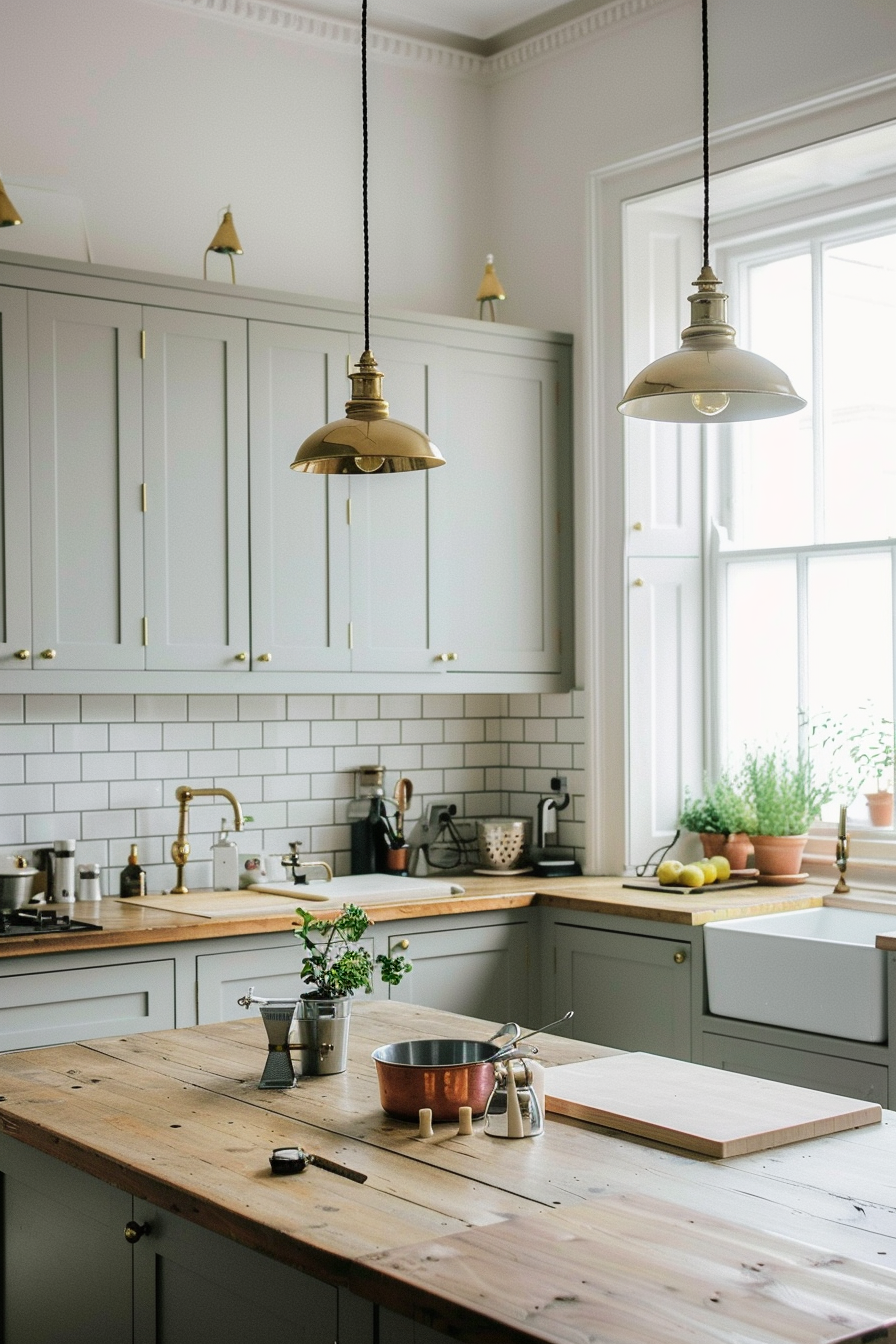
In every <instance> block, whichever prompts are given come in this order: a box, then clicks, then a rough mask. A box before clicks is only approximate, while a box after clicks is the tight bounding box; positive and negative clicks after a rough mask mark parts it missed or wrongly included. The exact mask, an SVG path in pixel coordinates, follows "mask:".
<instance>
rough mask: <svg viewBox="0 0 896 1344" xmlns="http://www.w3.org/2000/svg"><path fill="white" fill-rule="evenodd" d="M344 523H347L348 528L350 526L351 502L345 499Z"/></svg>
mask: <svg viewBox="0 0 896 1344" xmlns="http://www.w3.org/2000/svg"><path fill="white" fill-rule="evenodd" d="M345 521H346V522H347V523H348V525H349V527H351V525H352V502H351V500H350V499H347V500H346V501H345Z"/></svg>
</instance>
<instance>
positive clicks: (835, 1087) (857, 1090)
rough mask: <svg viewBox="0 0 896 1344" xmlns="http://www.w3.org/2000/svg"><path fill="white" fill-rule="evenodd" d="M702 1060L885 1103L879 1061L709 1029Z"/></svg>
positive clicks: (884, 1070) (884, 1072)
mask: <svg viewBox="0 0 896 1344" xmlns="http://www.w3.org/2000/svg"><path fill="white" fill-rule="evenodd" d="M703 1063H704V1064H709V1065H710V1066H711V1067H712V1068H714V1069H730V1070H731V1072H732V1073H746V1074H749V1075H750V1076H751V1077H753V1078H769V1079H771V1080H772V1081H774V1082H777V1083H793V1084H794V1085H795V1086H796V1087H811V1088H814V1089H815V1090H816V1091H818V1092H833V1093H835V1094H836V1095H837V1096H841V1097H857V1098H859V1099H860V1100H862V1101H876V1102H878V1103H879V1105H881V1106H886V1105H887V1077H888V1073H889V1070H888V1068H887V1067H886V1065H883V1064H868V1063H866V1062H865V1061H864V1060H857V1059H844V1058H842V1056H840V1055H824V1054H819V1053H817V1052H816V1051H814V1050H798V1049H792V1048H791V1047H790V1046H784V1045H771V1044H769V1043H767V1042H766V1041H747V1040H742V1039H741V1038H739V1037H736V1036H722V1035H717V1034H714V1033H712V1032H704V1034H703Z"/></svg>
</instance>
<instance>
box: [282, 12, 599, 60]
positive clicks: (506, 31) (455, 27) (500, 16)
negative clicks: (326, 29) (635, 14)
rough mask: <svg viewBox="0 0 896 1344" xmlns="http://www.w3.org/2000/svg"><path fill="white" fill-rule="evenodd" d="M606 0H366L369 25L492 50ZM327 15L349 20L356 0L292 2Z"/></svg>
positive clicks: (480, 50) (353, 17)
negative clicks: (368, 1)
mask: <svg viewBox="0 0 896 1344" xmlns="http://www.w3.org/2000/svg"><path fill="white" fill-rule="evenodd" d="M605 2H606V0H563V2H562V3H558V0H371V3H370V5H369V8H368V13H367V19H368V23H369V24H370V26H371V28H385V29H387V30H388V31H390V32H396V33H402V34H404V35H406V36H408V37H421V38H425V39H428V40H429V41H437V42H442V43H446V44H447V45H449V46H452V47H459V48H461V49H462V50H464V51H473V52H476V53H477V54H479V55H483V56H488V55H492V54H493V53H494V52H495V51H499V50H502V49H503V48H505V47H508V46H511V45H513V44H514V43H516V42H522V41H524V40H525V39H527V38H530V37H534V36H535V35H536V34H537V33H541V32H544V31H546V29H548V28H553V27H555V26H556V25H557V24H560V23H566V22H568V21H569V20H571V19H574V18H578V17H579V15H581V14H587V13H590V12H591V11H592V10H594V9H599V8H600V7H601V4H603V3H605ZM296 7H297V8H301V9H303V10H305V11H306V12H311V13H314V14H321V15H324V16H325V17H326V18H331V19H343V20H353V21H355V22H357V20H358V18H359V15H360V9H361V6H360V0H301V2H300V3H299V4H298V5H297V6H296Z"/></svg>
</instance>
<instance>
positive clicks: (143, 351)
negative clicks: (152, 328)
mask: <svg viewBox="0 0 896 1344" xmlns="http://www.w3.org/2000/svg"><path fill="white" fill-rule="evenodd" d="M140 358H141V359H145V358H146V332H145V331H141V333H140Z"/></svg>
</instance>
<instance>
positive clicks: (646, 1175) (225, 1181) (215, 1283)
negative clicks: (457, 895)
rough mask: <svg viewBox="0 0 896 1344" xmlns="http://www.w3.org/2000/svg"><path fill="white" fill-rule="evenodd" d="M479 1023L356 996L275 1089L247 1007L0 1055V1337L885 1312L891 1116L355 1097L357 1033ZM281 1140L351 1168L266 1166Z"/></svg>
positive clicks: (644, 1325) (827, 1320)
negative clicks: (629, 1131) (349, 1018)
mask: <svg viewBox="0 0 896 1344" xmlns="http://www.w3.org/2000/svg"><path fill="white" fill-rule="evenodd" d="M489 1026H490V1024H489ZM488 1034H489V1031H488V1030H487V1029H486V1026H485V1025H484V1024H483V1023H481V1022H473V1021H470V1020H467V1019H462V1018H457V1017H453V1016H450V1015H446V1014H442V1013H433V1012H431V1011H427V1010H423V1009H419V1008H415V1007H413V1006H410V1005H401V1004H394V1003H393V1004H360V1005H356V1011H355V1012H354V1014H353V1022H352V1038H351V1051H350V1063H349V1068H348V1071H347V1072H346V1073H345V1074H341V1075H336V1076H333V1077H319V1078H313V1079H305V1080H302V1081H301V1082H300V1083H299V1086H298V1087H297V1088H296V1089H295V1090H293V1091H290V1092H284V1093H260V1092H259V1091H258V1090H257V1088H256V1082H257V1079H258V1076H259V1074H260V1071H261V1068H262V1065H263V1062H264V1057H265V1052H266V1047H265V1038H264V1033H263V1031H262V1028H261V1025H260V1024H259V1023H258V1022H255V1021H252V1020H242V1021H240V1022H236V1023H222V1024H217V1025H214V1026H209V1027H204V1028H192V1029H188V1030H183V1031H176V1032H166V1033H159V1034H146V1035H137V1036H132V1037H127V1038H124V1039H120V1038H119V1039H107V1040H100V1041H92V1042H88V1043H83V1044H79V1045H69V1046H62V1047H55V1048H52V1049H48V1050H42V1051H39V1052H27V1053H23V1054H16V1055H8V1056H6V1057H4V1058H3V1059H2V1060H0V1131H2V1133H0V1140H2V1143H0V1154H2V1161H0V1167H2V1169H3V1171H4V1172H5V1173H6V1176H5V1219H6V1226H5V1245H6V1253H7V1260H8V1265H7V1275H6V1308H5V1309H6V1335H5V1338H6V1340H7V1344H50V1342H51V1341H53V1342H54V1344H55V1342H57V1341H63V1340H64V1341H66V1342H67V1344H80V1341H81V1340H82V1339H83V1340H84V1341H85V1342H86V1341H87V1340H88V1339H90V1340H91V1341H94V1340H96V1339H97V1338H102V1339H103V1341H104V1344H107V1341H108V1344H118V1341H119V1340H121V1341H122V1342H124V1341H125V1340H129V1339H136V1340H140V1341H144V1340H147V1341H148V1340H150V1339H152V1340H156V1339H165V1340H179V1339H183V1340H186V1339H191V1340H192V1341H195V1342H196V1344H203V1341H205V1340H209V1341H211V1340H215V1341H217V1342H218V1344H229V1342H230V1341H231V1340H233V1341H234V1342H235V1341H236V1340H238V1339H241V1340H244V1339H245V1337H246V1331H247V1330H248V1329H251V1330H253V1331H254V1333H255V1334H258V1335H268V1336H270V1335H272V1334H273V1332H274V1331H275V1330H276V1331H278V1332H280V1333H282V1332H283V1330H284V1329H288V1330H289V1333H288V1335H286V1336H285V1337H288V1338H290V1339H300V1340H302V1341H308V1344H312V1342H313V1344H333V1341H334V1340H338V1341H339V1344H371V1342H372V1341H373V1340H374V1339H379V1341H380V1344H410V1342H413V1344H425V1342H426V1341H432V1334H431V1332H432V1331H433V1330H435V1331H438V1332H444V1333H447V1334H449V1335H451V1336H453V1337H455V1338H460V1339H464V1340H470V1341H479V1340H485V1339H489V1340H495V1341H497V1340H508V1341H510V1340H517V1339H524V1338H532V1337H535V1338H539V1339H543V1340H547V1341H551V1344H561V1342H565V1341H570V1342H571V1341H578V1340H585V1339H590V1340H594V1341H601V1344H633V1342H634V1341H638V1342H639V1344H646V1342H647V1341H664V1344H665V1341H676V1342H677V1341H681V1344H685V1341H687V1344H703V1341H706V1342H707V1344H709V1341H718V1340H731V1339H737V1340H739V1341H746V1340H750V1341H757V1344H758V1341H763V1344H772V1342H774V1344H779V1342H780V1344H784V1342H785V1341H788V1342H789V1344H797V1342H798V1341H800V1342H801V1341H803V1340H805V1341H807V1342H808V1341H810V1340H811V1341H815V1342H816V1344H820V1342H821V1341H834V1340H837V1341H845V1340H853V1339H855V1340H858V1339H867V1340H871V1339H891V1338H896V1333H894V1324H893V1323H894V1322H896V1179H894V1177H893V1175H892V1172H893V1171H894V1170H896V1161H894V1157H896V1127H894V1126H896V1116H893V1115H891V1114H885V1117H884V1123H883V1124H882V1125H880V1126H873V1127H871V1128H868V1129H863V1130H857V1131H852V1132H849V1133H846V1134H840V1135H831V1136H828V1137H825V1138H819V1139H815V1140H812V1141H810V1142H804V1143H799V1144H794V1145H791V1146H789V1147H786V1148H781V1149H776V1150H775V1151H773V1152H771V1153H760V1154H756V1155H754V1156H748V1157H740V1158H735V1159H728V1160H724V1161H716V1160H709V1159H705V1158H700V1157H695V1156H694V1155H690V1154H685V1153H684V1152H682V1151H680V1150H674V1149H671V1148H668V1147H664V1146H662V1145H658V1144H654V1143H650V1142H646V1141H643V1140H638V1139H635V1138H632V1137H628V1136H624V1135H619V1134H611V1133H609V1132H606V1131H603V1130H598V1129H595V1128H593V1127H589V1126H587V1125H585V1124H582V1123H580V1122H577V1121H574V1120H568V1119H560V1118H555V1117H553V1116H549V1117H548V1120H547V1123H546V1130H545V1134H544V1135H543V1136H542V1137H541V1138H538V1139H534V1140H526V1141H522V1142H510V1141H501V1140H498V1139H493V1138H489V1137H488V1136H486V1135H484V1134H483V1133H482V1132H481V1129H482V1126H481V1123H477V1124H476V1127H475V1128H476V1131H477V1132H475V1133H474V1134H473V1135H472V1136H470V1137H468V1138H461V1137H458V1136H457V1134H456V1128H455V1126H453V1125H444V1126H437V1128H436V1134H435V1137H434V1138H433V1139H431V1140H423V1139H420V1138H418V1137H417V1135H416V1127H415V1126H414V1125H413V1124H409V1123H406V1122H401V1121H395V1120H391V1119H389V1118H388V1117H386V1116H385V1115H384V1114H383V1113H382V1111H381V1110H380V1108H379V1103H378V1096H377V1090H376V1081H375V1075H374V1069H373V1064H372V1062H371V1060H370V1051H371V1049H372V1048H373V1047H374V1046H376V1045H378V1044H382V1043H383V1042H385V1041H388V1040H395V1039H402V1038H406V1037H413V1036H429V1035H451V1036H454V1035H462V1036H465V1035H476V1036H479V1037H481V1036H484V1035H488ZM539 1044H540V1045H541V1049H542V1058H543V1059H544V1061H545V1063H547V1064H548V1065H551V1064H562V1063H568V1062H573V1061H575V1060H579V1059H583V1058H593V1057H595V1056H600V1055H602V1054H606V1053H608V1052H607V1051H605V1050H602V1049H601V1047H599V1046H593V1045H583V1044H581V1043H579V1042H572V1041H566V1040H562V1039H560V1038H558V1037H542V1038H540V1040H539ZM287 1144H299V1145H300V1146H301V1147H303V1148H304V1149H305V1150H306V1151H308V1152H311V1153H315V1154H317V1155H320V1156H323V1157H326V1158H329V1159H330V1160H332V1161H334V1162H337V1163H339V1164H341V1165H343V1166H345V1167H348V1168H350V1169H352V1170H353V1171H355V1172H356V1173H358V1174H361V1175H363V1176H364V1177H366V1180H365V1181H364V1182H363V1183H358V1182H356V1181H353V1180H349V1179H346V1178H345V1177H343V1176H339V1175H336V1174H334V1173H332V1172H330V1171H327V1170H324V1169H322V1168H315V1167H314V1166H311V1167H310V1168H308V1169H307V1170H306V1171H305V1172H304V1173H303V1174H302V1175H297V1176H290V1177H283V1178H273V1177H272V1176H271V1175H270V1173H269V1170H268V1165H267V1158H268V1155H269V1153H270V1150H271V1149H272V1148H273V1147H275V1146H280V1145H287ZM126 1223H130V1224H131V1227H130V1228H129V1231H128V1236H129V1237H130V1238H131V1239H130V1240H128V1239H126V1235H125V1224H126ZM41 1250H42V1251H43V1258H44V1260H45V1257H46V1256H48V1255H49V1256H51V1257H52V1264H53V1284H52V1291H51V1292H50V1291H41V1286H40V1285H41V1280H40V1272H41V1259H42V1256H41V1254H40V1251H41ZM45 1262H46V1261H45ZM96 1310H98V1311H100V1312H101V1313H103V1314H102V1316H101V1317H100V1318H99V1319H97V1318H96V1317H95V1316H92V1315H91V1313H92V1312H93V1311H96Z"/></svg>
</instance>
